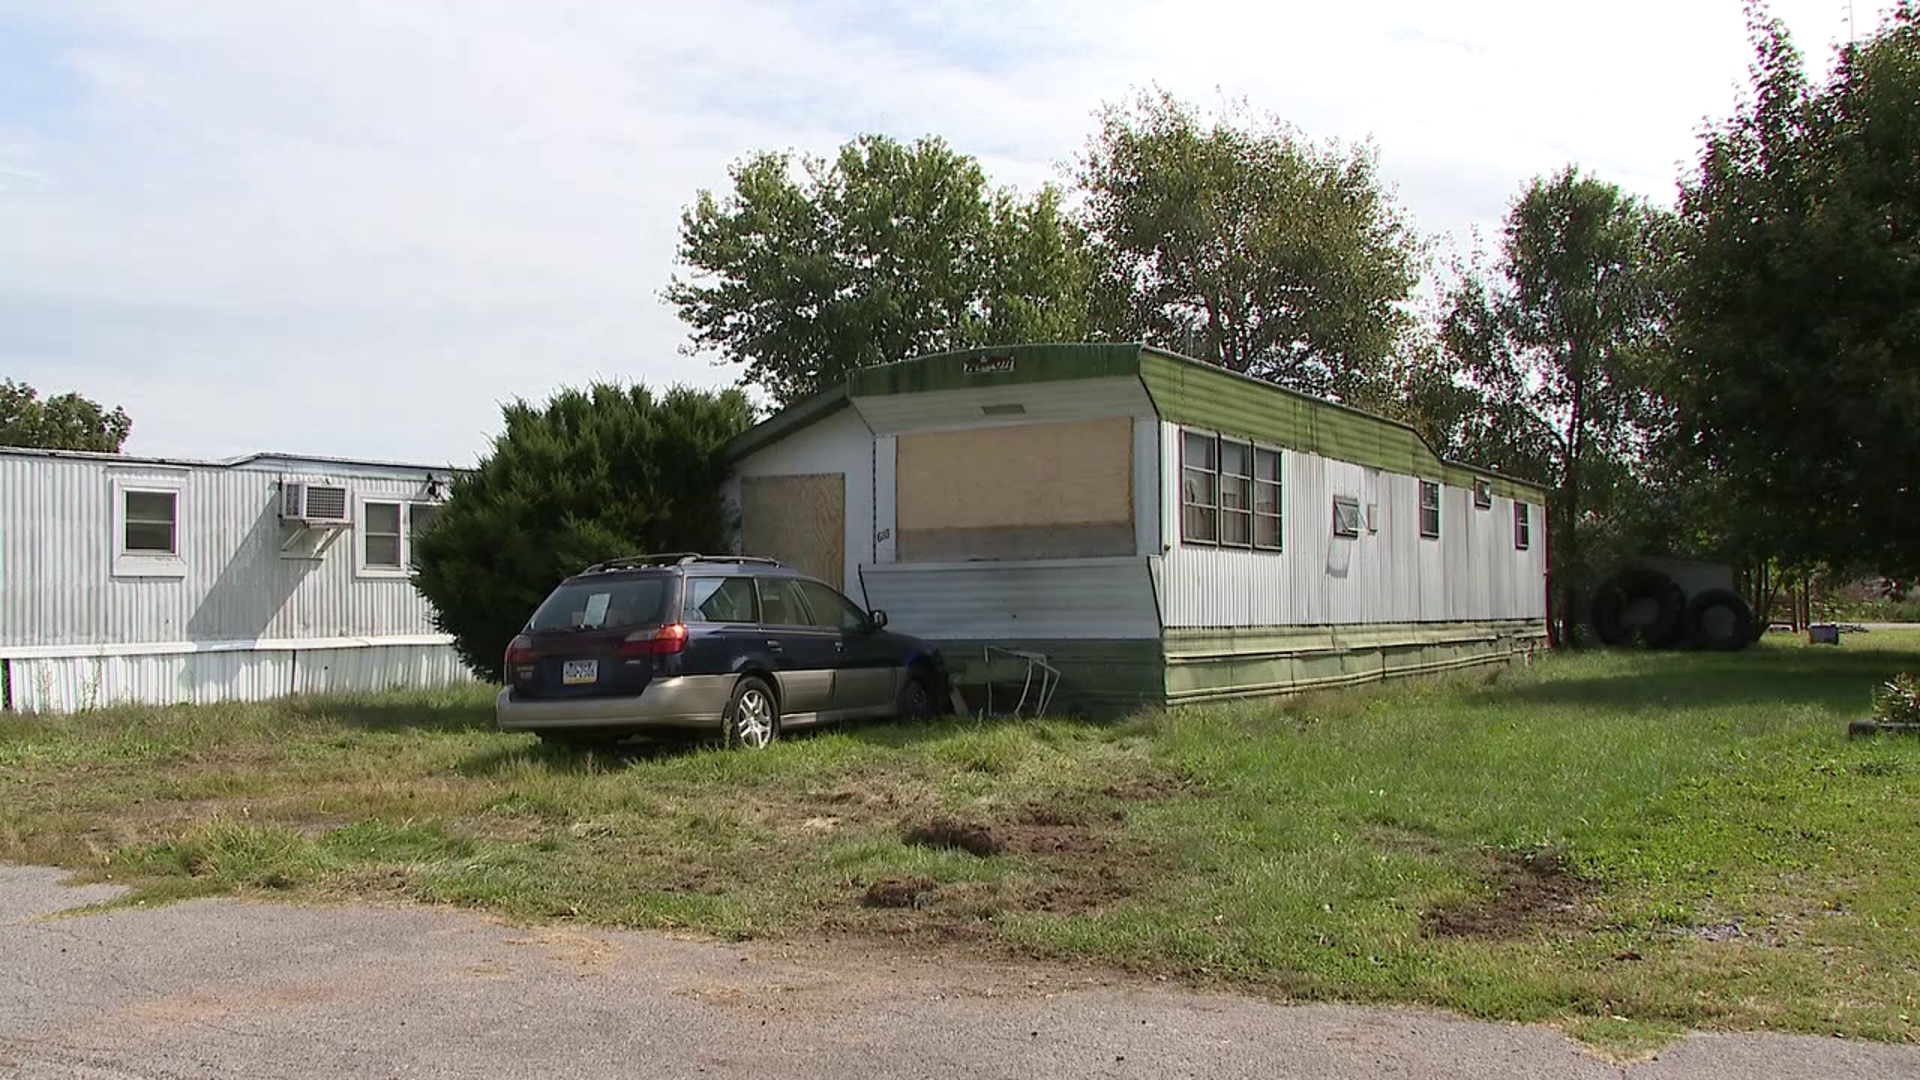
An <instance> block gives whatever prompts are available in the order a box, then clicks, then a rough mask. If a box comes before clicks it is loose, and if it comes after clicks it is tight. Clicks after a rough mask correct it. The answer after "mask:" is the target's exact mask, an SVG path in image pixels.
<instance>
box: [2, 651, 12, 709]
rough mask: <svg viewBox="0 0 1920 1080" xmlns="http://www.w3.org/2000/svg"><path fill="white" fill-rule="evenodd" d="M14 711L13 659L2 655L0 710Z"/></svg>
mask: <svg viewBox="0 0 1920 1080" xmlns="http://www.w3.org/2000/svg"><path fill="white" fill-rule="evenodd" d="M12 711H13V661H12V660H9V659H7V658H6V657H4V656H0V712H12Z"/></svg>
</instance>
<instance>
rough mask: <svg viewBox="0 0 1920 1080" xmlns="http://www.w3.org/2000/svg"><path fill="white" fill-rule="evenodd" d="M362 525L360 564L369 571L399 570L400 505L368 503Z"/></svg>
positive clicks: (394, 503) (393, 503)
mask: <svg viewBox="0 0 1920 1080" xmlns="http://www.w3.org/2000/svg"><path fill="white" fill-rule="evenodd" d="M365 507H366V514H365V517H364V518H363V520H362V521H361V523H360V543H361V545H362V552H363V555H362V559H361V563H362V565H364V566H365V567H366V568H367V569H369V570H398V569H400V568H401V567H402V566H404V565H405V564H404V563H403V562H401V560H400V504H399V503H397V502H368V503H366V504H365Z"/></svg>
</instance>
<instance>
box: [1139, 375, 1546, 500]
mask: <svg viewBox="0 0 1920 1080" xmlns="http://www.w3.org/2000/svg"><path fill="white" fill-rule="evenodd" d="M1139 350H1140V354H1141V356H1142V357H1148V356H1151V357H1154V358H1156V359H1159V360H1163V361H1166V362H1168V363H1171V364H1174V365H1177V366H1181V367H1186V368H1190V369H1193V370H1197V371H1201V372H1204V373H1206V374H1207V375H1209V376H1224V377H1226V378H1229V379H1237V380H1239V381H1241V382H1244V383H1246V384H1247V385H1248V386H1249V387H1250V388H1256V387H1257V388H1259V389H1260V390H1263V391H1265V392H1267V393H1269V394H1277V395H1279V396H1281V397H1285V398H1290V399H1292V400H1295V401H1298V402H1301V403H1302V404H1304V405H1306V406H1308V407H1309V408H1313V409H1326V410H1331V411H1334V412H1337V413H1342V414H1345V415H1348V416H1352V417H1355V418H1357V419H1361V420H1366V421H1369V422H1371V423H1374V424H1381V425H1385V426H1387V427H1391V428H1397V429H1399V430H1401V431H1404V432H1405V433H1407V434H1409V435H1411V436H1413V438H1414V441H1415V442H1417V443H1418V444H1419V446H1420V448H1421V449H1422V450H1424V451H1425V452H1426V457H1427V458H1428V459H1430V461H1431V463H1432V465H1433V466H1434V468H1435V471H1436V472H1437V473H1440V474H1442V475H1444V473H1445V472H1446V471H1447V470H1459V471H1463V472H1467V473H1471V474H1473V475H1474V476H1476V477H1481V478H1484V479H1486V480H1487V481H1488V482H1490V483H1492V484H1495V485H1499V484H1500V482H1502V481H1504V482H1505V483H1506V484H1509V485H1512V486H1513V487H1518V488H1524V489H1526V490H1527V491H1528V492H1531V493H1532V494H1534V495H1537V496H1539V499H1540V502H1541V503H1542V504H1544V503H1545V502H1546V498H1547V493H1548V492H1547V487H1546V485H1544V484H1542V483H1540V482H1539V481H1536V480H1531V479H1528V478H1526V477H1523V476H1515V475H1514V474H1512V473H1506V472H1501V471H1499V470H1497V469H1490V468H1487V467H1486V466H1483V465H1474V464H1472V463H1470V462H1464V461H1453V460H1450V459H1448V458H1444V457H1441V456H1440V452H1439V451H1437V450H1435V449H1434V448H1433V444H1431V443H1429V442H1427V439H1426V436H1424V435H1422V434H1420V431H1419V429H1418V428H1415V427H1414V426H1413V425H1412V424H1409V423H1407V422H1405V421H1403V420H1395V419H1393V418H1392V417H1388V416H1381V415H1380V414H1378V413H1374V412H1369V411H1367V410H1366V409H1361V408H1357V407H1355V406H1352V405H1346V404H1343V403H1341V402H1338V401H1329V400H1327V399H1326V398H1322V397H1315V396H1314V395H1312V394H1306V393H1302V392H1300V391H1298V390H1293V389H1290V388H1288V387H1285V386H1281V385H1279V384H1277V383H1271V382H1268V381H1267V380H1265V379H1258V378H1255V377H1253V376H1251V375H1247V374H1244V373H1242V372H1238V371H1232V370H1229V369H1227V368H1224V367H1221V366H1220V365H1218V364H1209V363H1207V362H1206V361H1204V360H1196V359H1194V358H1193V357H1191V356H1183V355H1181V354H1179V353H1176V352H1172V351H1170V350H1167V349H1162V348H1160V347H1158V346H1155V345H1145V344H1143V345H1141V346H1139ZM1140 367H1141V382H1142V383H1143V384H1144V385H1145V386H1146V389H1147V397H1148V398H1150V399H1152V400H1153V405H1154V410H1155V411H1156V412H1160V413H1161V414H1162V416H1163V417H1164V415H1165V410H1164V409H1163V407H1162V405H1161V401H1160V399H1159V396H1158V395H1156V394H1155V393H1154V388H1153V381H1152V380H1151V379H1148V378H1146V369H1147V367H1148V365H1147V364H1146V363H1145V362H1144V361H1143V362H1142V363H1141V365H1140ZM1234 434H1246V435H1249V436H1251V435H1252V434H1253V433H1252V432H1235V433H1234ZM1355 464H1360V465H1366V464H1372V463H1370V462H1364V461H1362V462H1355Z"/></svg>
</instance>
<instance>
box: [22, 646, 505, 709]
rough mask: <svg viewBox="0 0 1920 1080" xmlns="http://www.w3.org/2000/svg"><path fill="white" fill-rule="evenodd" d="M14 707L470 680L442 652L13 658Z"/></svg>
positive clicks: (164, 701)
mask: <svg viewBox="0 0 1920 1080" xmlns="http://www.w3.org/2000/svg"><path fill="white" fill-rule="evenodd" d="M9 664H10V667H11V671H12V686H13V707H14V708H15V709H17V710H19V711H22V712H75V711H79V710H83V709H95V708H104V707H106V706H109V705H124V704H146V705H176V704H194V705H206V704H211V703H213V702H217V701H257V700H262V699H266V698H274V697H282V696H285V695H287V694H292V693H323V692H324V693H347V692H370V691H378V690H387V689H391V688H394V687H399V686H449V685H453V684H455V683H461V682H466V681H468V680H470V679H471V678H472V676H471V675H469V674H468V672H467V671H466V668H465V667H464V666H463V665H462V664H461V663H460V660H459V657H457V656H456V655H455V654H454V651H453V649H451V648H450V647H448V646H445V645H388V646H374V647H369V648H354V649H309V650H301V651H298V652H296V651H292V650H274V651H254V652H241V651H235V652H197V653H178V654H173V655H167V656H83V657H70V658H62V659H15V660H11V661H9Z"/></svg>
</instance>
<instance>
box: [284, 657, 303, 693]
mask: <svg viewBox="0 0 1920 1080" xmlns="http://www.w3.org/2000/svg"><path fill="white" fill-rule="evenodd" d="M299 692H300V650H299V649H295V650H293V651H292V652H289V653H288V654H287V696H288V697H292V696H293V695H295V694H297V693H299Z"/></svg>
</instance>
